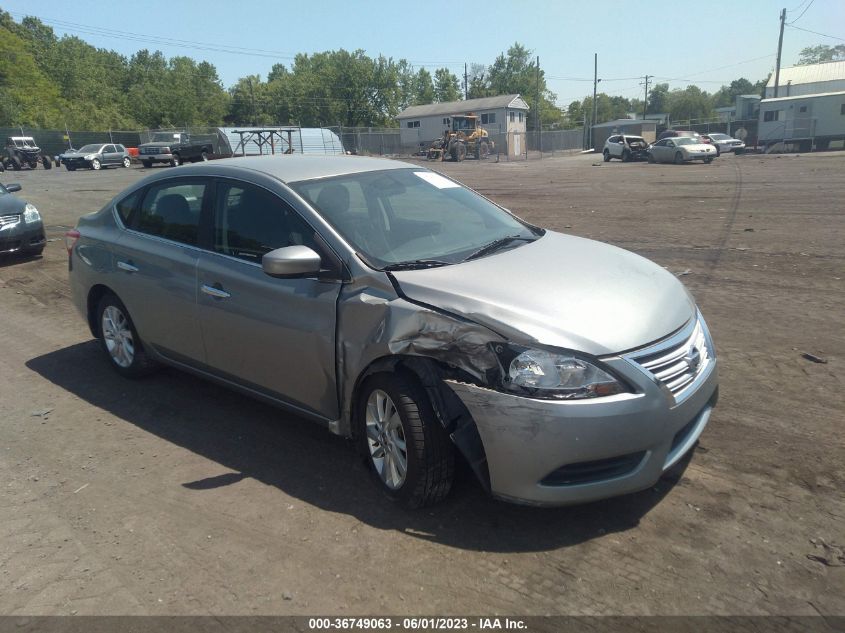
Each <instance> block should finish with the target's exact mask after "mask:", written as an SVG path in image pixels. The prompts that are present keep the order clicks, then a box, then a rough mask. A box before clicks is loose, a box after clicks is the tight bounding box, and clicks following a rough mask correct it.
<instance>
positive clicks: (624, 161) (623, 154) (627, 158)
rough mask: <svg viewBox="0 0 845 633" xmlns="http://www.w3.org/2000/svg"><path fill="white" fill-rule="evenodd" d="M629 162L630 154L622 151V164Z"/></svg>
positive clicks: (624, 150) (625, 150)
mask: <svg viewBox="0 0 845 633" xmlns="http://www.w3.org/2000/svg"><path fill="white" fill-rule="evenodd" d="M629 160H631V152H629V151H628V150H627V149H623V150H622V162H623V163H627V162H628V161H629Z"/></svg>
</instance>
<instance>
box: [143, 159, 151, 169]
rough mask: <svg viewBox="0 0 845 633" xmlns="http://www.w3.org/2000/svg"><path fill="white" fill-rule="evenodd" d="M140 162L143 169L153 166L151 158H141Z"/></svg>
mask: <svg viewBox="0 0 845 633" xmlns="http://www.w3.org/2000/svg"><path fill="white" fill-rule="evenodd" d="M141 164H142V165H143V166H144V168H145V169H149V168H150V167H152V166H153V161H151V160H142V161H141Z"/></svg>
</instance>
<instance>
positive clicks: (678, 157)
mask: <svg viewBox="0 0 845 633" xmlns="http://www.w3.org/2000/svg"><path fill="white" fill-rule="evenodd" d="M683 162H684V155H683V154H681V152H675V164H676V165H682V164H683Z"/></svg>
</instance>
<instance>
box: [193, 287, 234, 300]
mask: <svg viewBox="0 0 845 633" xmlns="http://www.w3.org/2000/svg"><path fill="white" fill-rule="evenodd" d="M200 290H202V291H203V292H204V293H205V294H207V295H210V296H212V297H214V298H215V299H228V298H229V297H231V296H232V295H230V294H229V293H228V292H226V291H225V290H223V288H217V287H215V286H209V285H208V284H203V285H202V288H200Z"/></svg>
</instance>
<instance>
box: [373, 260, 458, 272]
mask: <svg viewBox="0 0 845 633" xmlns="http://www.w3.org/2000/svg"><path fill="white" fill-rule="evenodd" d="M450 264H452V262H444V261H442V260H439V259H413V260H410V261H407V262H396V263H395V264H388V265H387V266H385V267H384V268H382V270H386V271H390V270H419V269H420V268H437V267H439V266H449V265H450Z"/></svg>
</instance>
